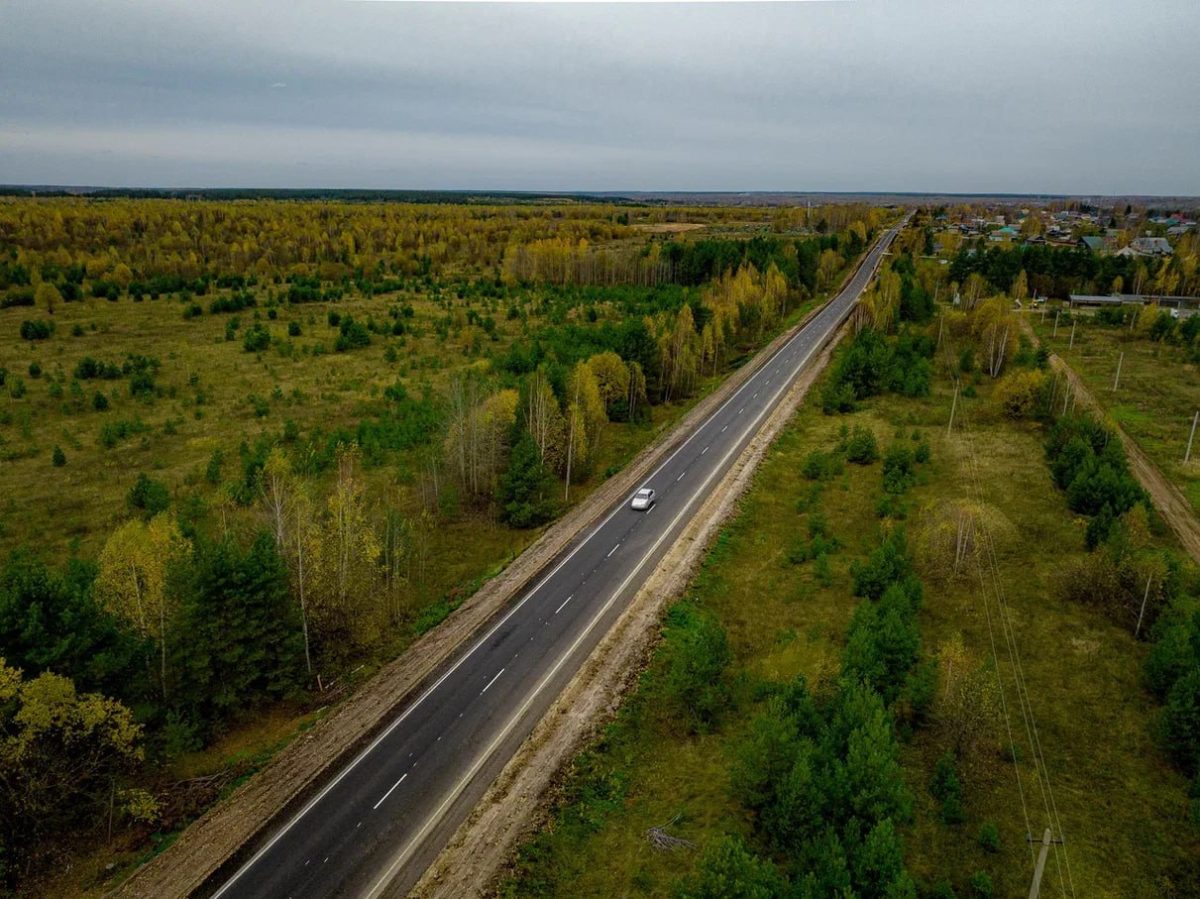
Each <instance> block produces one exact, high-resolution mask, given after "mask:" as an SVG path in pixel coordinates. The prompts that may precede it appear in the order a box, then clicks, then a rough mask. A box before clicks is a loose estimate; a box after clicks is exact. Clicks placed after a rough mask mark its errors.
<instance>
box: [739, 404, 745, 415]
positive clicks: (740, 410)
mask: <svg viewBox="0 0 1200 899" xmlns="http://www.w3.org/2000/svg"><path fill="white" fill-rule="evenodd" d="M745 411H746V407H745V406H742V408H740V409H738V415H741V414H742V413H743V412H745Z"/></svg>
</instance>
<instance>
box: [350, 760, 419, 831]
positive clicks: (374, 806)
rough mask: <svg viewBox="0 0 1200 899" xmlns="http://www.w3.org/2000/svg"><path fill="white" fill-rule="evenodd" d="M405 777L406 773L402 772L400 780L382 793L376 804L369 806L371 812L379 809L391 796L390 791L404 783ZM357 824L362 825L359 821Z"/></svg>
mask: <svg viewBox="0 0 1200 899" xmlns="http://www.w3.org/2000/svg"><path fill="white" fill-rule="evenodd" d="M406 777H408V772H407V771H406V772H404V773H403V774H401V775H400V779H399V780H398V781H396V782H395V783H394V784H392V786H391V788H390V789H388V791H387V792H386V793H384V794H383V796H381V797H380V799H379V801H378V802H376V803H375V804H374V805H373V806H371V811H375V810H376V809H377V808H379V806H381V805H383V803H384V800H386V799H387V798H388V797H389V796H391V795H392V791H393V790H395V789H396V787H398V786H400V784H402V783H404V778H406ZM358 823H359V824H362V822H361V821H359V822H358Z"/></svg>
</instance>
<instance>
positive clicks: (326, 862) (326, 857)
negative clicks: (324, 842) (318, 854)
mask: <svg viewBox="0 0 1200 899" xmlns="http://www.w3.org/2000/svg"><path fill="white" fill-rule="evenodd" d="M328 863H329V856H328V855H327V856H325V861H323V862H321V864H323V865H325V864H328Z"/></svg>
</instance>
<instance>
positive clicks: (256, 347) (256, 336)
mask: <svg viewBox="0 0 1200 899" xmlns="http://www.w3.org/2000/svg"><path fill="white" fill-rule="evenodd" d="M270 345H271V332H270V331H268V330H267V328H266V326H265V325H259V324H254V325H251V326H250V327H249V328H247V329H246V333H245V334H243V335H242V349H243V350H244V351H245V352H247V353H261V352H262V351H263V350H265V349H267V348H268V347H269V346H270Z"/></svg>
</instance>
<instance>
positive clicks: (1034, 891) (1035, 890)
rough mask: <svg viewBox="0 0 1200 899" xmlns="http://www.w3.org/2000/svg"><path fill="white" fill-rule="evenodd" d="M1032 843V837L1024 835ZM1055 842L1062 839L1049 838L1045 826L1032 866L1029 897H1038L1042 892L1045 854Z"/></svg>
mask: <svg viewBox="0 0 1200 899" xmlns="http://www.w3.org/2000/svg"><path fill="white" fill-rule="evenodd" d="M1026 839H1027V840H1028V841H1029V842H1030V843H1032V842H1033V837H1032V836H1030V837H1026ZM1055 843H1060V844H1061V843H1062V840H1054V839H1051V838H1050V828H1049V827H1047V828H1046V832H1045V833H1044V834H1042V848H1041V850H1040V851H1039V852H1038V858H1037V864H1036V865H1035V866H1034V868H1033V883H1032V884H1031V885H1030V887H1029V899H1038V896H1040V895H1041V892H1042V874H1044V873H1045V871H1046V856H1047V855H1049V854H1050V847H1051V846H1052V845H1054V844H1055Z"/></svg>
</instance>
